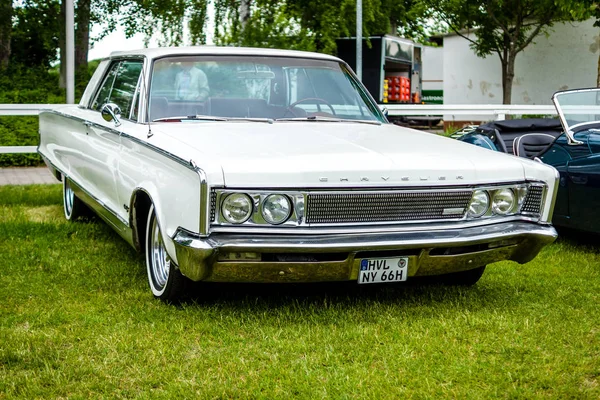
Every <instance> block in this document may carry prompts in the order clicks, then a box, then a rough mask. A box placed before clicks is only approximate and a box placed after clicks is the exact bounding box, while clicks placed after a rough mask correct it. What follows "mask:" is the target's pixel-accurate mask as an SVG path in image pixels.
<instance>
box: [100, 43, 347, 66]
mask: <svg viewBox="0 0 600 400" xmlns="http://www.w3.org/2000/svg"><path fill="white" fill-rule="evenodd" d="M186 55H230V56H237V55H240V56H272V57H296V58H313V59H321V60H331V61H338V62H340V61H341V60H340V59H339V58H337V57H334V56H331V55H329V54H321V53H313V52H308V51H297V50H279V49H263V48H254V47H223V46H188V47H156V48H146V49H139V50H128V51H114V52H112V53H111V54H110V56H109V57H108V58H118V57H124V56H144V57H147V58H149V59H155V58H161V57H165V56H186Z"/></svg>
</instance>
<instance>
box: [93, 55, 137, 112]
mask: <svg viewBox="0 0 600 400" xmlns="http://www.w3.org/2000/svg"><path fill="white" fill-rule="evenodd" d="M142 66H143V62H142V61H121V62H117V63H115V64H113V65H112V66H111V68H110V71H109V72H108V74H107V75H106V79H105V80H104V82H103V83H102V87H101V88H100V90H99V91H98V96H97V97H96V100H95V101H94V103H93V105H92V108H93V109H94V110H100V108H102V106H103V105H104V104H106V103H109V102H110V103H115V104H116V105H118V106H119V107H120V108H121V115H122V116H123V118H129V115H130V113H131V110H132V109H136V110H137V107H135V105H134V104H133V103H134V99H137V98H138V96H135V94H136V88H137V85H138V81H139V78H140V74H141V72H142ZM136 101H137V100H136ZM134 114H135V113H134ZM134 118H135V115H134Z"/></svg>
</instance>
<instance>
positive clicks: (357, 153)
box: [153, 121, 524, 188]
mask: <svg viewBox="0 0 600 400" xmlns="http://www.w3.org/2000/svg"><path fill="white" fill-rule="evenodd" d="M157 130H160V132H161V133H162V134H164V135H165V139H166V137H168V138H170V140H167V141H166V143H168V145H169V147H170V148H171V150H170V151H173V152H175V154H177V149H178V148H179V149H180V150H181V149H182V148H183V149H185V152H186V154H187V155H190V154H191V156H192V158H193V159H194V161H195V162H196V164H197V165H199V166H200V167H202V168H205V165H206V168H208V169H209V170H211V168H212V170H213V171H214V170H215V168H216V166H217V165H218V166H219V167H220V168H221V170H222V175H223V184H224V185H226V186H229V187H240V188H241V187H272V188H273V187H296V188H309V187H357V186H359V187H369V186H432V185H457V184H467V183H468V184H477V183H495V182H510V181H519V180H523V179H524V172H523V166H522V164H521V162H520V161H519V160H518V159H517V158H516V157H513V156H508V155H505V154H501V153H497V152H492V151H489V150H486V149H482V148H480V147H477V146H472V145H469V144H466V143H461V142H459V141H457V140H453V139H448V138H444V137H440V136H437V135H435V134H432V133H426V132H421V131H416V130H412V129H408V128H402V127H398V126H395V125H388V124H384V125H371V124H361V123H345V122H321V121H318V122H298V121H293V122H283V121H282V122H274V123H272V124H269V123H264V122H194V123H162V124H159V125H156V128H154V127H153V131H154V132H156V131H157ZM191 150H193V152H190V151H191ZM207 164H209V165H207ZM210 183H211V184H217V183H216V182H210Z"/></svg>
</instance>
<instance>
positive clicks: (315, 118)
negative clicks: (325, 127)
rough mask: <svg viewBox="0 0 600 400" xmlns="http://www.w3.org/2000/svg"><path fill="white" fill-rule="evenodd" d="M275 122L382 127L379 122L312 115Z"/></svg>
mask: <svg viewBox="0 0 600 400" xmlns="http://www.w3.org/2000/svg"><path fill="white" fill-rule="evenodd" d="M275 121H322V122H354V123H357V124H370V125H381V122H379V121H371V120H365V119H342V118H334V117H324V116H322V115H311V116H308V117H293V118H277V119H276V120H275Z"/></svg>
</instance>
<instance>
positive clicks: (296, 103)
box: [284, 97, 336, 117]
mask: <svg viewBox="0 0 600 400" xmlns="http://www.w3.org/2000/svg"><path fill="white" fill-rule="evenodd" d="M307 101H315V102H319V103H322V104H325V105H326V106H327V107H329V109H330V110H331V114H332V115H336V113H335V109H334V108H333V106H332V105H331V103H330V102H328V101H327V100H325V99H322V98H320V97H305V98H303V99H300V100H298V101H295V102H293V103H292V104H290V105H289V106H288V107H287V108H286V110H285V114H284V116H285V115H286V114H287V113H288V112H290V113H292V115H294V117H298V114H296V113H295V112H294V107H296V106H297V105H298V104H301V103H306V102H307ZM317 108H318V110H319V111H318V112H319V113H321V106H320V105H319V104H318V103H317ZM328 114H329V113H328Z"/></svg>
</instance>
